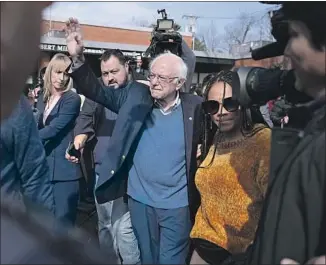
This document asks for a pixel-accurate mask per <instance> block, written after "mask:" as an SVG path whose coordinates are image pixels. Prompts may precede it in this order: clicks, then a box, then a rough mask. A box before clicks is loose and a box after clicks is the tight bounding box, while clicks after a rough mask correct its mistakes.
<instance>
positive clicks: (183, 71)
mask: <svg viewBox="0 0 326 265" xmlns="http://www.w3.org/2000/svg"><path fill="white" fill-rule="evenodd" d="M164 57H174V58H177V60H178V61H179V64H178V65H179V74H178V78H181V79H184V80H186V79H187V74H188V67H187V65H186V64H185V62H184V61H183V60H182V58H181V57H179V56H178V55H175V54H174V53H171V52H166V53H162V54H159V55H158V56H156V57H155V58H154V59H153V60H152V61H151V63H150V64H149V69H152V66H153V65H154V64H155V62H156V61H157V60H158V59H160V58H164Z"/></svg>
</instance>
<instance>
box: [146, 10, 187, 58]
mask: <svg viewBox="0 0 326 265" xmlns="http://www.w3.org/2000/svg"><path fill="white" fill-rule="evenodd" d="M157 13H158V14H162V19H157V23H156V27H155V28H154V30H153V32H152V39H151V44H150V45H149V47H148V48H147V50H146V51H145V53H144V57H145V58H148V59H151V58H154V57H156V56H157V55H159V54H161V53H164V52H166V51H169V52H171V53H174V54H176V55H178V56H181V54H182V48H181V44H182V36H181V34H180V33H178V32H176V31H174V20H173V19H168V18H167V14H166V11H165V9H162V10H157Z"/></svg>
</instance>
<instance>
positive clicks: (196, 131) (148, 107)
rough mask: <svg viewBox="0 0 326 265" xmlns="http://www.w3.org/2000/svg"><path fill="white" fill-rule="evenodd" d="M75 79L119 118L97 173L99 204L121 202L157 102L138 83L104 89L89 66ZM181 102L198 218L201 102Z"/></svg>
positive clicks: (191, 195) (187, 98)
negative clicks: (196, 177)
mask: <svg viewBox="0 0 326 265" xmlns="http://www.w3.org/2000/svg"><path fill="white" fill-rule="evenodd" d="M71 75H72V78H73V80H74V82H75V84H76V88H77V91H78V93H81V94H83V95H85V96H86V97H87V98H89V99H91V100H93V101H95V102H97V103H99V104H101V105H103V106H105V107H106V108H108V109H110V110H112V111H113V112H115V113H118V114H119V115H118V118H117V120H116V124H115V128H114V131H113V134H112V138H111V140H110V145H109V147H108V150H107V152H106V153H105V155H104V157H102V159H101V161H103V162H102V164H101V165H100V166H99V169H98V171H97V172H96V173H98V174H99V176H100V178H99V181H98V184H97V187H96V190H95V194H96V196H97V200H98V202H99V203H104V202H106V201H111V200H114V199H117V198H119V197H121V196H123V195H124V194H125V191H126V186H127V176H128V172H129V169H130V164H131V161H132V159H133V155H134V154H133V153H131V152H129V151H130V148H131V146H132V145H133V144H135V140H136V138H137V135H138V133H139V132H140V129H141V127H142V126H143V124H144V122H145V119H146V118H147V117H148V115H149V114H150V112H151V111H152V109H153V104H154V102H153V98H152V97H151V95H150V91H149V88H148V87H147V86H146V85H144V84H141V83H138V82H130V83H129V84H128V85H127V86H126V87H124V88H121V89H115V90H113V89H106V88H104V87H103V86H102V85H101V84H100V82H99V81H98V80H97V78H96V77H95V75H94V73H93V72H92V70H91V69H90V67H89V65H88V64H86V63H85V64H83V65H82V66H80V67H79V68H78V69H77V70H75V71H74V72H73V73H72V74H71ZM180 99H181V105H182V109H183V121H184V128H185V130H184V131H185V146H186V150H185V153H186V168H187V180H188V198H189V205H190V206H193V207H190V210H191V213H192V217H194V215H195V212H196V210H197V206H198V202H199V196H198V192H197V190H196V187H195V182H194V175H195V171H196V166H197V163H196V153H197V144H198V143H199V139H200V132H201V128H200V115H201V108H200V106H201V104H200V103H201V99H200V98H199V97H197V96H194V95H190V94H185V93H180ZM171 152H173V150H171ZM167 159H168V158H167Z"/></svg>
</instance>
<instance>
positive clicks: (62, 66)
mask: <svg viewBox="0 0 326 265" xmlns="http://www.w3.org/2000/svg"><path fill="white" fill-rule="evenodd" d="M70 64H71V60H70V59H69V57H68V56H67V55H65V54H63V53H57V54H56V55H54V56H53V58H52V59H51V61H50V62H49V64H48V66H47V68H46V71H45V74H44V102H47V101H48V100H49V98H50V96H51V94H52V82H51V74H52V71H55V72H65V71H66V70H67V69H68V67H69V66H70ZM72 84H73V82H72V78H71V77H67V81H66V85H65V87H64V89H63V90H62V92H67V91H69V90H70V89H71V88H72Z"/></svg>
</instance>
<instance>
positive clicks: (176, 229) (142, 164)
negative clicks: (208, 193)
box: [67, 19, 201, 264]
mask: <svg viewBox="0 0 326 265" xmlns="http://www.w3.org/2000/svg"><path fill="white" fill-rule="evenodd" d="M67 47H68V51H69V53H70V55H71V57H72V59H73V62H74V63H73V65H72V71H73V72H72V74H71V75H72V77H73V79H74V82H75V84H76V87H77V90H78V92H79V93H82V94H84V95H85V96H86V97H87V98H90V99H91V100H93V101H95V102H98V103H99V104H102V105H103V106H105V107H106V108H109V109H111V110H112V111H114V112H116V113H118V118H117V121H116V125H115V128H114V131H113V134H112V138H111V144H110V146H109V147H108V149H107V152H106V154H105V155H104V156H103V158H102V164H101V165H100V167H99V169H98V172H96V173H97V174H98V175H99V180H98V183H97V186H96V189H95V195H96V197H97V201H98V202H99V203H105V202H106V201H110V200H113V199H116V198H118V197H121V196H124V195H126V197H128V203H129V210H130V213H131V222H132V225H133V228H134V231H135V235H136V237H137V239H138V243H139V246H140V251H141V263H142V264H185V263H186V258H187V256H188V252H189V233H190V230H191V227H192V222H193V220H194V215H195V212H196V209H197V207H196V206H197V205H198V203H199V197H198V192H197V190H196V188H195V183H194V173H195V170H196V166H197V163H196V162H197V161H196V153H197V145H198V143H199V140H200V131H201V129H200V114H201V109H200V107H201V99H200V98H199V97H197V96H194V95H191V94H186V93H182V92H180V89H181V87H182V86H183V84H184V83H185V81H186V78H187V72H188V69H187V66H186V64H185V63H184V61H183V60H182V59H181V58H180V57H178V56H176V55H174V54H172V53H165V54H162V55H159V56H158V57H157V58H155V59H154V60H153V61H152V62H151V64H150V72H149V75H148V80H149V84H150V86H149V88H148V86H146V85H144V84H141V83H138V82H130V83H128V84H127V85H126V86H125V87H123V88H121V89H115V90H109V89H105V88H103V87H102V86H101V84H100V83H99V82H98V80H97V78H96V77H95V75H94V73H93V72H92V71H91V69H90V67H89V66H88V64H87V63H86V62H85V58H84V56H83V41H82V37H81V34H80V30H79V24H78V21H77V20H75V19H70V20H69V21H68V22H67ZM108 172H109V173H110V174H109V175H110V176H109V177H108V174H107V173H108ZM126 188H127V189H126Z"/></svg>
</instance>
